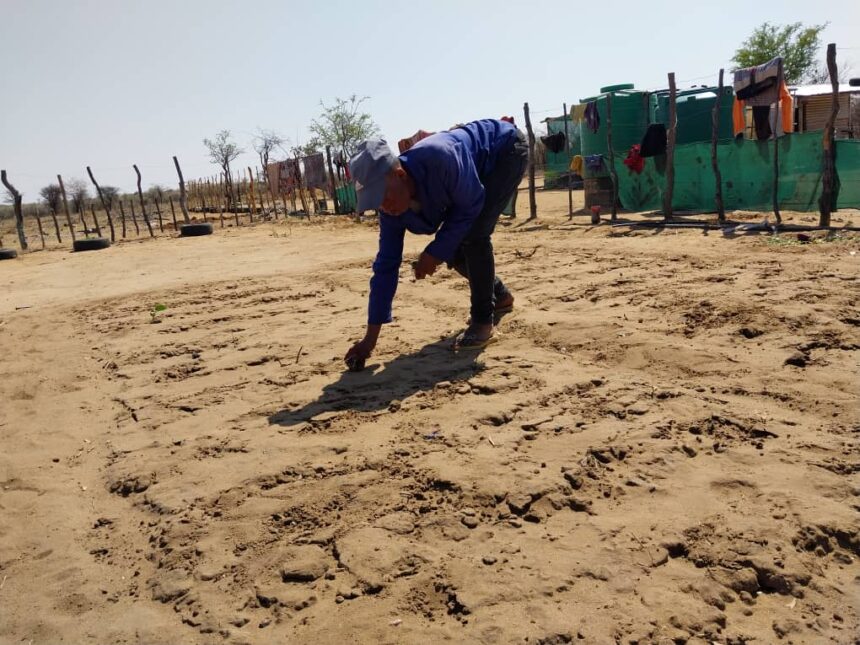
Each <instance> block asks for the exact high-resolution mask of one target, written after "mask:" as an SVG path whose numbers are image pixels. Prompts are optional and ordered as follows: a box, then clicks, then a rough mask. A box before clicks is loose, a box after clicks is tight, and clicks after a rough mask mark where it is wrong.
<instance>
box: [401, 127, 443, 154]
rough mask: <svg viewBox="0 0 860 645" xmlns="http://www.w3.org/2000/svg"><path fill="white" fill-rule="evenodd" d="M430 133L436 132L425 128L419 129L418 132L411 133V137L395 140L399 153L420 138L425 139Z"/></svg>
mask: <svg viewBox="0 0 860 645" xmlns="http://www.w3.org/2000/svg"><path fill="white" fill-rule="evenodd" d="M431 134H436V133H435V132H427V131H426V130H419V131H418V132H416V133H415V134H413V135H412V136H411V137H406V138H405V139H401V140H400V141H398V142H397V148H398V149H399V150H400V154H403V153H404V152H406V151H407V150H409V148H411V147H412V146H414V145H415V144H416V143H418V142H419V141H421V139H426V138H427V137H429V136H430V135H431Z"/></svg>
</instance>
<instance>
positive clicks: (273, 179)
mask: <svg viewBox="0 0 860 645" xmlns="http://www.w3.org/2000/svg"><path fill="white" fill-rule="evenodd" d="M280 170H281V162H276V163H270V164H266V179H267V180H268V181H269V186H272V189H273V190H278V187H279V186H280V185H281V179H280Z"/></svg>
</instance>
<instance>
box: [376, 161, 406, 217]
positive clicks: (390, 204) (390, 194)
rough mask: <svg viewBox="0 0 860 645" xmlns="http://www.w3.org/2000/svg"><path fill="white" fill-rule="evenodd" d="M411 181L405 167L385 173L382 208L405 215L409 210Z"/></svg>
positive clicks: (395, 213)
mask: <svg viewBox="0 0 860 645" xmlns="http://www.w3.org/2000/svg"><path fill="white" fill-rule="evenodd" d="M410 198H411V196H410V194H409V181H408V179H407V176H406V171H405V170H403V168H395V169H394V170H392V171H391V172H389V173H388V174H387V175H385V197H384V198H383V200H382V210H384V211H385V212H386V213H388V214H389V215H403V213H405V212H406V211H407V210H409V200H410Z"/></svg>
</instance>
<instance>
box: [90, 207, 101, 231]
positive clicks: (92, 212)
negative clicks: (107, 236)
mask: <svg viewBox="0 0 860 645" xmlns="http://www.w3.org/2000/svg"><path fill="white" fill-rule="evenodd" d="M90 214H91V215H92V216H93V224H95V225H96V235H98V236H99V237H101V236H102V227H101V224H99V218H98V217H97V216H96V207H95V205H94V204H93V203H92V202H90Z"/></svg>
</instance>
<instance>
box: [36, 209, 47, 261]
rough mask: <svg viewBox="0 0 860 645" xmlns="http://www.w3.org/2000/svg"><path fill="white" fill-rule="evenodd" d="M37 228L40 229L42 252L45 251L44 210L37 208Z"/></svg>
mask: <svg viewBox="0 0 860 645" xmlns="http://www.w3.org/2000/svg"><path fill="white" fill-rule="evenodd" d="M36 227H37V228H38V229H39V239H41V240H42V250H43V251H44V250H45V231H44V230H43V229H42V210H41V209H40V208H39V207H38V206H36Z"/></svg>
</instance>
